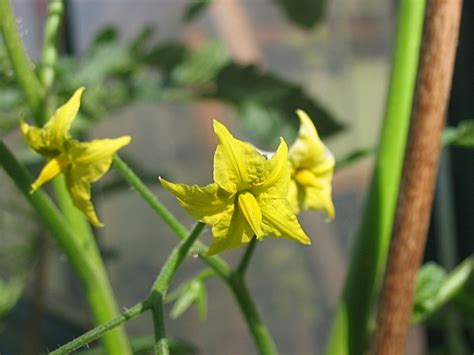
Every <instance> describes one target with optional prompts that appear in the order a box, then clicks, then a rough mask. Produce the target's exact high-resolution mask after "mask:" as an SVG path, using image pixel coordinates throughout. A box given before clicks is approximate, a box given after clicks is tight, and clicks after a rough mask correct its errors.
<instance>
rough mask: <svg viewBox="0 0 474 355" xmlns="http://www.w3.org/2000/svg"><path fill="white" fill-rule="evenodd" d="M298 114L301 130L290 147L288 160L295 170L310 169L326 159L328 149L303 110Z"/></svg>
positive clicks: (298, 111)
mask: <svg viewBox="0 0 474 355" xmlns="http://www.w3.org/2000/svg"><path fill="white" fill-rule="evenodd" d="M296 113H297V115H298V117H299V119H300V129H299V131H298V136H297V138H296V140H295V142H294V143H293V144H292V145H291V147H290V150H289V154H288V158H289V160H290V162H291V163H292V165H293V167H294V168H295V169H298V168H308V167H311V166H313V165H314V164H316V163H317V162H318V161H319V160H321V159H322V158H323V157H324V154H325V150H326V147H325V146H324V144H323V143H322V142H321V140H320V139H319V135H318V132H317V131H316V127H315V126H314V124H313V121H312V120H311V118H309V116H308V115H307V114H306V113H305V112H304V111H302V110H297V111H296Z"/></svg>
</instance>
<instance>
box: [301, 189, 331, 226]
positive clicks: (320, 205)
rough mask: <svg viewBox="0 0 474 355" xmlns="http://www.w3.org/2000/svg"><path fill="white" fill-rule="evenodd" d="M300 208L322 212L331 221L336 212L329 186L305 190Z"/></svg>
mask: <svg viewBox="0 0 474 355" xmlns="http://www.w3.org/2000/svg"><path fill="white" fill-rule="evenodd" d="M302 208H303V209H311V210H317V211H324V212H325V213H326V215H327V216H328V217H329V218H330V219H333V218H334V216H335V214H336V212H335V209H334V204H333V202H332V199H331V185H327V186H325V187H322V188H317V187H307V188H305V189H304V197H303V202H302Z"/></svg>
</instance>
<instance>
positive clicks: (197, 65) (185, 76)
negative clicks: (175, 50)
mask: <svg viewBox="0 0 474 355" xmlns="http://www.w3.org/2000/svg"><path fill="white" fill-rule="evenodd" d="M229 58H230V57H229V54H228V53H227V51H226V50H225V48H224V47H223V46H222V45H221V44H220V43H219V42H215V41H210V42H207V43H206V44H204V45H202V46H200V47H199V48H198V49H196V50H193V51H191V52H188V54H187V56H186V58H184V60H183V61H182V62H181V63H180V64H179V65H178V66H176V68H174V70H173V73H172V78H173V80H174V81H175V82H176V83H178V84H180V85H191V86H192V85H204V84H208V83H210V82H211V81H212V80H213V79H214V78H215V77H216V75H217V74H218V73H219V71H220V70H221V68H222V67H224V66H225V65H226V64H227V63H228V62H229Z"/></svg>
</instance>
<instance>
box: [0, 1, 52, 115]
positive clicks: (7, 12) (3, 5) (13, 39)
mask: <svg viewBox="0 0 474 355" xmlns="http://www.w3.org/2000/svg"><path fill="white" fill-rule="evenodd" d="M0 31H1V33H2V36H3V43H4V44H5V48H6V49H7V53H8V56H9V57H10V61H11V64H12V67H13V70H14V72H15V75H16V77H17V79H18V84H19V85H20V87H21V88H22V90H23V93H24V95H25V98H26V101H27V102H28V105H29V106H30V108H31V110H32V113H33V115H34V117H35V120H36V122H37V123H40V118H41V104H42V100H43V91H42V88H41V84H40V82H39V81H38V78H37V77H36V75H35V73H34V69H33V68H34V66H33V65H32V63H31V62H30V59H29V58H28V54H27V53H26V50H25V47H24V46H23V41H22V40H21V36H20V34H19V32H18V29H17V26H16V21H15V15H14V14H13V10H12V7H11V4H10V1H9V0H0Z"/></svg>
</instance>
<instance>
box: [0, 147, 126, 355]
mask: <svg viewBox="0 0 474 355" xmlns="http://www.w3.org/2000/svg"><path fill="white" fill-rule="evenodd" d="M0 164H1V165H2V166H3V168H4V170H5V171H6V173H7V174H8V175H9V176H10V178H11V179H12V181H13V182H14V183H15V184H16V186H17V187H18V188H19V190H20V191H21V192H22V193H23V195H24V196H25V197H26V198H27V199H28V200H29V202H30V203H31V205H32V206H33V208H34V209H35V210H36V211H37V212H38V214H39V216H40V217H41V219H42V221H43V222H44V223H45V224H46V225H47V226H48V228H49V230H50V231H51V233H52V235H53V236H54V238H55V239H56V241H57V242H58V244H59V246H60V247H61V249H62V250H63V251H64V253H65V254H66V256H67V257H68V259H69V262H70V263H71V265H72V267H73V268H74V271H75V273H76V275H77V276H78V278H79V280H80V281H81V283H82V286H83V288H84V291H85V293H86V297H87V299H88V301H89V303H90V306H91V308H92V311H93V314H94V318H95V320H96V322H97V323H103V322H105V321H108V320H110V319H111V318H113V317H114V316H115V315H116V314H117V313H118V311H117V309H116V306H115V302H114V298H113V294H112V291H111V287H110V284H109V281H108V278H107V274H106V273H105V268H104V266H103V264H100V263H99V262H98V261H97V258H95V257H93V256H94V255H96V254H97V253H98V251H97V247H96V245H95V243H94V242H93V241H92V242H90V241H89V240H84V239H81V238H78V237H77V235H76V234H75V232H74V231H73V230H72V228H71V226H70V225H69V223H68V222H67V221H66V220H65V218H64V217H63V215H62V214H61V213H60V211H59V210H58V209H57V208H56V207H55V206H54V204H53V202H52V201H51V200H50V198H49V197H48V196H47V195H46V194H45V193H44V192H43V191H42V190H38V191H36V192H35V193H33V194H31V193H30V190H31V182H32V178H31V176H30V175H29V173H28V171H27V170H26V169H25V168H24V167H23V166H22V165H21V164H19V163H18V161H17V160H16V159H15V158H14V157H13V155H12V154H11V152H10V151H9V150H8V148H7V147H6V146H5V145H4V144H3V142H0ZM99 260H100V259H99ZM104 343H105V344H106V347H107V349H108V351H109V352H110V353H111V354H126V353H127V349H128V345H127V342H126V338H125V337H124V334H123V330H122V329H116V330H114V331H113V332H111V333H110V334H108V335H107V337H106V338H104Z"/></svg>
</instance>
